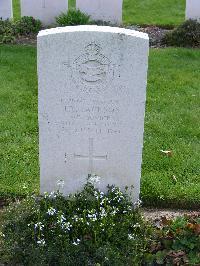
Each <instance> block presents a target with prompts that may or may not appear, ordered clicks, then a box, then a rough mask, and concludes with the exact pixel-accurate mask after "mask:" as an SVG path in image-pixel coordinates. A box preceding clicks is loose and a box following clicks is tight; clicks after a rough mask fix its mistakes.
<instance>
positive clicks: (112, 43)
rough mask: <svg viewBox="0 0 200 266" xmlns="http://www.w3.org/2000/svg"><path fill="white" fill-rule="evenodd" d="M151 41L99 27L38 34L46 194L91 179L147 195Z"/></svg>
mask: <svg viewBox="0 0 200 266" xmlns="http://www.w3.org/2000/svg"><path fill="white" fill-rule="evenodd" d="M148 47H149V40H148V36H147V35H146V34H144V33H141V32H137V31H132V30H126V29H120V28H114V27H113V28H112V27H98V26H77V27H65V28H55V29H50V30H44V31H41V32H40V33H39V35H38V77H39V128H40V130H39V132H40V133H39V136H40V144H39V146H40V178H41V192H45V191H52V190H55V188H56V182H57V180H59V179H62V180H64V181H65V187H64V191H63V192H64V194H68V193H71V192H75V191H77V190H78V189H80V188H82V186H83V184H84V183H85V182H86V178H87V176H88V174H90V175H95V174H96V175H98V176H100V177H102V179H101V182H100V184H99V188H101V189H104V190H105V188H106V186H107V185H108V184H110V185H112V184H115V185H116V186H119V187H121V188H122V189H123V188H124V187H125V186H129V187H130V186H131V185H133V186H134V193H135V195H134V199H135V200H136V199H138V197H139V191H140V174H141V162H142V146H143V130H144V128H143V127H144V112H145V95H146V83H147V65H148V62H147V61H148Z"/></svg>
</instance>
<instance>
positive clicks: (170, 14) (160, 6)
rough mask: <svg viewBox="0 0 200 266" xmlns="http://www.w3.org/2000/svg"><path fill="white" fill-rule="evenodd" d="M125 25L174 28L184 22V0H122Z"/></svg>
mask: <svg viewBox="0 0 200 266" xmlns="http://www.w3.org/2000/svg"><path fill="white" fill-rule="evenodd" d="M123 11H124V13H123V22H124V23H125V24H140V25H167V26H175V25H178V24H180V23H181V22H183V21H184V18H185V0H124V7H123Z"/></svg>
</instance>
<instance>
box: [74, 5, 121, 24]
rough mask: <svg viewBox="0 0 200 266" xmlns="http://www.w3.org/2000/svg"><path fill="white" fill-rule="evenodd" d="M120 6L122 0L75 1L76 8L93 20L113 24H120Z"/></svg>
mask: <svg viewBox="0 0 200 266" xmlns="http://www.w3.org/2000/svg"><path fill="white" fill-rule="evenodd" d="M122 5H123V0H95V1H94V0H76V7H77V8H78V9H80V10H81V11H82V12H84V13H86V14H88V15H90V16H91V18H92V19H93V20H102V21H107V22H110V23H114V24H115V23H116V24H120V23H121V22H122Z"/></svg>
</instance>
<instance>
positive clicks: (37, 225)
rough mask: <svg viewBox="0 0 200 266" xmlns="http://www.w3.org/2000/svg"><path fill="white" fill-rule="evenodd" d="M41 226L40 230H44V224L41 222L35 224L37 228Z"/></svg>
mask: <svg viewBox="0 0 200 266" xmlns="http://www.w3.org/2000/svg"><path fill="white" fill-rule="evenodd" d="M36 228H39V229H40V230H42V229H43V228H44V225H43V224H42V223H41V222H38V223H36V224H35V229H36Z"/></svg>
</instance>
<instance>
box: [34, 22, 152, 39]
mask: <svg viewBox="0 0 200 266" xmlns="http://www.w3.org/2000/svg"><path fill="white" fill-rule="evenodd" d="M73 32H99V33H116V34H122V35H128V36H132V37H136V38H141V39H146V40H149V37H148V34H146V33H143V32H140V31H135V30H130V29H124V28H118V27H109V26H96V25H81V26H67V27H58V28H52V29H46V30H42V31H40V32H39V34H38V37H43V36H47V35H54V34H59V33H73Z"/></svg>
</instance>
